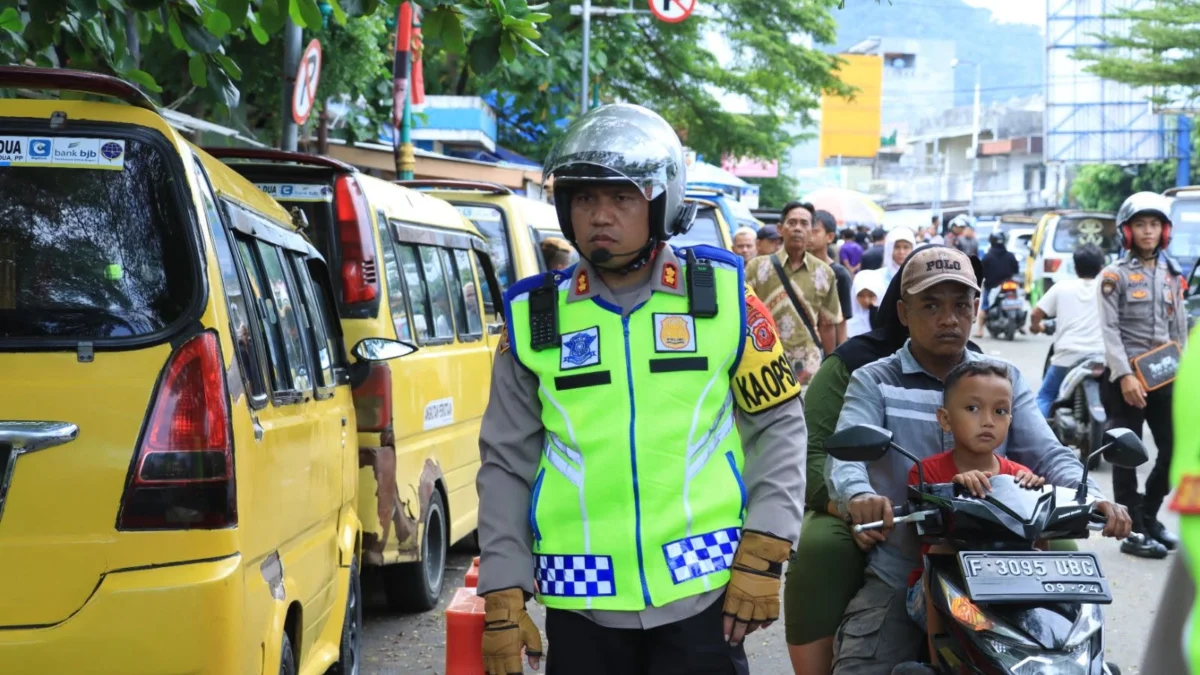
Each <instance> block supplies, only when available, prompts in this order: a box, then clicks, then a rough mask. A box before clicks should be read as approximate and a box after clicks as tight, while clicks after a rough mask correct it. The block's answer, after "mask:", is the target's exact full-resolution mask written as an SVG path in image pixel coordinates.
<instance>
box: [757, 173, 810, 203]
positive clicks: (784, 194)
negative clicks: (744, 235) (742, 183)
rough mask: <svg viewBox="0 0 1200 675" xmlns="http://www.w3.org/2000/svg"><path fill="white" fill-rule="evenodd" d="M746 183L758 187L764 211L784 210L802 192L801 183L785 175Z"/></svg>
mask: <svg viewBox="0 0 1200 675" xmlns="http://www.w3.org/2000/svg"><path fill="white" fill-rule="evenodd" d="M746 182H748V183H754V184H755V185H757V186H758V205H759V207H761V208H764V209H778V208H782V207H783V205H784V204H787V203H788V202H790V201H792V200H793V199H795V198H796V197H797V195H799V191H800V182H799V181H797V180H796V179H795V178H794V177H792V176H790V175H788V174H785V173H780V174H779V175H778V176H776V177H775V178H747V179H746Z"/></svg>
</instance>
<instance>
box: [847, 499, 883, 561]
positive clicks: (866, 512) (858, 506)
mask: <svg viewBox="0 0 1200 675" xmlns="http://www.w3.org/2000/svg"><path fill="white" fill-rule="evenodd" d="M848 506H849V509H850V521H851V522H853V523H854V524H855V525H861V524H863V523H872V522H875V521H876V520H882V521H883V528H882V529H879V530H868V531H866V532H862V533H860V534H856V535H855V540H856V541H860V542H861V543H860V544H859V547H860V548H861V547H862V544H863V543H866V544H868V547H870V546H874V545H875V544H878V543H879V542H882V541H887V536H888V534H890V533H891V531H892V527H893V523H892V517H893V516H892V500H890V499H888V498H887V497H884V496H882V495H876V494H861V495H858V496H857V497H855V498H854V499H851V500H850V503H849V505H848Z"/></svg>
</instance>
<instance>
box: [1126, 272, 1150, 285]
mask: <svg viewBox="0 0 1200 675" xmlns="http://www.w3.org/2000/svg"><path fill="white" fill-rule="evenodd" d="M1129 280H1130V281H1131V282H1133V283H1135V284H1136V283H1140V282H1142V281H1145V280H1146V275H1144V274H1142V273H1141V272H1134V273H1133V274H1130V275H1129Z"/></svg>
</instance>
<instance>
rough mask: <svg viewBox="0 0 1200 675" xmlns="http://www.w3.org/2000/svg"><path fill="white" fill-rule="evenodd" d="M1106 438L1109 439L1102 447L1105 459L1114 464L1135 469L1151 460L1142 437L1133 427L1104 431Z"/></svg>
mask: <svg viewBox="0 0 1200 675" xmlns="http://www.w3.org/2000/svg"><path fill="white" fill-rule="evenodd" d="M1104 439H1105V440H1107V441H1108V444H1106V445H1105V446H1104V448H1103V449H1102V452H1103V453H1104V459H1107V460H1108V461H1109V462H1111V463H1112V465H1113V466H1119V467H1122V468H1125V469H1134V468H1137V467H1139V466H1141V465H1143V464H1145V463H1146V462H1148V461H1150V457H1149V455H1147V454H1146V446H1144V445H1142V439H1141V438H1139V437H1138V435H1137V434H1135V433H1134V432H1133V430H1131V429H1123V428H1120V427H1118V428H1116V429H1110V430H1108V431H1106V432H1104Z"/></svg>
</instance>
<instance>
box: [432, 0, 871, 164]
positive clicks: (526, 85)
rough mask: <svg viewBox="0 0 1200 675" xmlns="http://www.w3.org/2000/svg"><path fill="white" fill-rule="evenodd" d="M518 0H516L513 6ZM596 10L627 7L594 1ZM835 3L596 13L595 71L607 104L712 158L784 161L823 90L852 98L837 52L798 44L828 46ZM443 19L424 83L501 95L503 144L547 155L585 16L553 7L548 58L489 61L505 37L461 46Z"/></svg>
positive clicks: (741, 2)
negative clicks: (733, 102)
mask: <svg viewBox="0 0 1200 675" xmlns="http://www.w3.org/2000/svg"><path fill="white" fill-rule="evenodd" d="M521 1H522V0H509V5H508V6H509V7H510V8H511V7H514V6H518V5H519V3H520V2H521ZM593 6H610V7H620V8H624V7H627V6H628V5H627V3H626V2H625V0H597V1H596V2H593ZM836 6H837V0H772V1H770V2H768V1H767V0H718V1H715V2H710V3H705V4H704V5H703V9H702V11H697V12H696V13H693V14H692V16H690V17H689V18H688V19H687V20H686V21H683V22H681V23H677V24H668V23H664V22H662V21H659V20H657V19H655V18H653V17H651V16H645V15H637V16H631V15H626V16H613V17H595V18H593V20H592V41H591V48H590V55H589V75H590V77H591V79H592V81H593V82H592V84H593V85H594V87H595V88H597V89H598V90H599V98H600V100H601V101H602V102H608V101H630V102H635V103H640V104H642V105H645V106H647V107H650V108H652V109H654V110H656V111H657V112H659V113H661V114H662V115H663V116H664V117H665V118H666V119H667V120H668V121H669V122H670V123H671V124H672V125H674V126H675V128H676V129H677V130H678V131H679V132H680V136H681V137H683V138H684V142H685V143H686V144H687V145H688V146H690V147H692V148H693V149H695V150H696V151H697V152H699V153H700V154H702V155H704V156H706V157H713V158H720V157H721V156H722V155H723V154H725V153H731V154H735V155H738V156H748V157H757V158H761V159H767V160H771V159H778V158H780V157H782V155H783V152H784V151H785V150H786V149H787V148H789V147H791V146H792V145H793V143H794V140H795V139H794V138H793V136H792V135H791V134H789V133H788V132H787V131H786V130H785V128H784V127H785V126H787V125H790V124H792V123H795V122H799V123H800V124H801V125H808V124H811V122H812V119H811V116H810V113H811V111H812V110H813V109H814V108H816V107H817V106H818V105H819V104H820V95H821V92H822V91H823V90H829V91H833V92H837V93H841V94H848V93H851V91H850V89H848V88H847V87H846V86H845V85H843V84H842V83H841V82H840V81H839V80H838V79H837V77H836V75H835V74H834V72H833V71H834V68H835V67H836V66H837V65H838V64H839V63H840V60H839V59H838V58H837V57H836V56H834V55H831V54H826V53H824V52H822V51H820V50H819V49H816V48H807V47H805V46H803V45H802V44H798V43H797V42H796V41H793V40H792V39H790V36H794V35H801V34H808V35H811V36H812V37H813V39H814V40H815V41H816V42H817V43H820V44H829V43H832V41H833V40H834V38H835V35H836V30H835V22H834V19H833V16H832V13H831V10H832V9H833V8H834V7H836ZM445 25H446V24H444V23H442V24H439V23H438V22H437V20H432V21H431V20H429V19H427V20H426V26H425V29H424V32H425V34H426V37H427V40H426V45H427V48H426V52H425V73H426V88H427V90H428V91H429V92H430V93H431V94H457V95H462V94H478V95H488V94H490V93H492V92H500V93H499V94H497V96H496V100H495V105H496V108H497V112H498V115H499V117H500V120H501V124H500V142H501V143H502V144H504V145H506V146H508V147H511V148H513V149H515V150H517V151H518V152H521V153H524V154H526V155H529V156H530V157H535V158H541V157H544V156H545V154H546V152H547V151H548V150H549V148H550V147H551V145H552V144H553V143H554V142H555V141H556V140H557V139H558V137H559V135H560V134H561V133H562V130H563V127H564V124H563V121H565V120H568V119H570V118H573V117H575V116H576V115H578V113H579V104H578V101H579V94H580V91H579V88H580V84H579V81H580V78H581V74H582V73H581V70H582V52H583V44H582V39H583V38H582V18H581V17H576V16H572V15H571V14H570V13H568V12H566V11H558V12H555V14H554V16H553V17H551V18H549V19H548V20H546V21H545V22H544V23H541V24H540V26H539V27H540V29H541V32H542V35H541V37H540V39H538V40H537V45H538V46H540V47H541V48H543V49H544V50H545V51H546V52H548V53H549V56H548V57H546V58H540V59H514V60H510V61H502V60H501V59H499V58H494V57H493V58H483V56H482V55H484V54H488V53H492V54H494V53H495V52H494V49H493V48H494V47H495V45H496V43H497V38H496V36H495V35H493V34H491V33H489V32H488V31H487V30H476V31H470V30H468V31H466V33H465V42H464V43H463V44H457V43H454V40H453V39H447V36H446V35H444V34H442V33H441V32H439V31H440V30H442V29H443V27H444V26H445ZM453 35H455V36H457V33H453ZM710 35H719V36H723V37H724V39H725V41H726V42H727V44H728V46H729V50H730V52H731V57H730V59H729V60H728V62H726V63H722V61H721V60H719V59H718V56H717V55H716V54H714V53H713V50H712V49H710V47H709V44H708V43H707V38H708V37H709V36H710ZM502 48H503V42H501V47H500V49H502ZM501 55H504V54H503V52H502V53H501ZM718 92H726V93H727V94H728V95H731V96H735V97H740V98H741V99H742V100H743V101H744V102H745V103H746V104H747V107H748V108H749V109H750V110H751V111H753V114H737V113H732V112H727V111H725V110H723V109H722V106H721V101H720V98H719V96H720V94H719V93H718Z"/></svg>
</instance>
